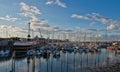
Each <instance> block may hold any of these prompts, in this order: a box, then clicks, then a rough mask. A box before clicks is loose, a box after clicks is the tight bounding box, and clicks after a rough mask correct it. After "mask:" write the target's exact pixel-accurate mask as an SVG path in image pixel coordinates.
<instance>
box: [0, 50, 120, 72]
mask: <svg viewBox="0 0 120 72" xmlns="http://www.w3.org/2000/svg"><path fill="white" fill-rule="evenodd" d="M117 62H120V57H119V54H116V53H115V51H113V50H106V49H101V52H94V53H91V52H88V53H85V52H83V53H79V52H76V53H74V52H71V53H69V52H65V53H64V52H62V51H60V56H59V57H56V58H55V57H53V55H52V54H50V56H49V57H48V58H43V57H37V56H30V57H27V56H26V55H16V57H15V58H12V57H11V56H9V57H6V58H5V57H4V58H0V72H88V71H89V69H90V68H94V67H102V66H106V65H110V64H114V63H117Z"/></svg>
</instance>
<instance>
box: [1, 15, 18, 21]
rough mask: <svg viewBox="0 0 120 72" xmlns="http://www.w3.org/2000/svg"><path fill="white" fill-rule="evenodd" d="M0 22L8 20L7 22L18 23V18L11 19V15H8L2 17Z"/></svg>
mask: <svg viewBox="0 0 120 72" xmlns="http://www.w3.org/2000/svg"><path fill="white" fill-rule="evenodd" d="M0 20H6V21H12V22H14V21H16V20H18V18H15V17H10V16H9V15H6V16H5V17H0Z"/></svg>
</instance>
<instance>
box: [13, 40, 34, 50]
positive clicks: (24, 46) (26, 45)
mask: <svg viewBox="0 0 120 72" xmlns="http://www.w3.org/2000/svg"><path fill="white" fill-rule="evenodd" d="M35 46H36V42H35V41H18V42H15V43H14V44H13V50H15V51H16V52H26V51H28V50H30V49H32V48H35Z"/></svg>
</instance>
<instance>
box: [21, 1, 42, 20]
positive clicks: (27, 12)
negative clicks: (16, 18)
mask: <svg viewBox="0 0 120 72" xmlns="http://www.w3.org/2000/svg"><path fill="white" fill-rule="evenodd" d="M20 6H21V10H22V12H21V13H20V15H23V16H25V17H30V18H33V17H35V15H37V14H41V12H40V10H39V9H38V8H37V7H36V6H29V5H27V4H26V3H24V2H21V3H20Z"/></svg>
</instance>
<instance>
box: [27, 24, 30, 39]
mask: <svg viewBox="0 0 120 72" xmlns="http://www.w3.org/2000/svg"><path fill="white" fill-rule="evenodd" d="M27 37H28V41H29V40H30V37H31V36H30V22H29V23H28V36H27Z"/></svg>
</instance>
